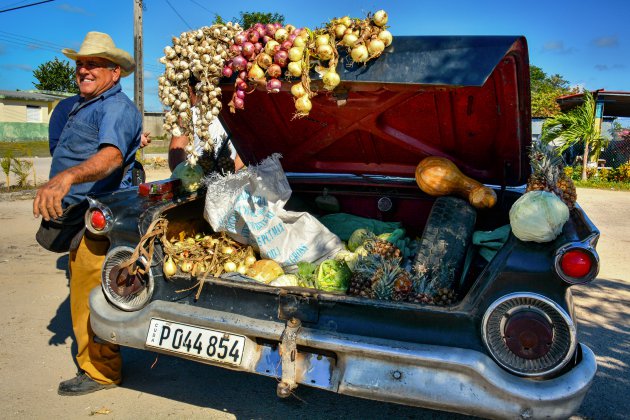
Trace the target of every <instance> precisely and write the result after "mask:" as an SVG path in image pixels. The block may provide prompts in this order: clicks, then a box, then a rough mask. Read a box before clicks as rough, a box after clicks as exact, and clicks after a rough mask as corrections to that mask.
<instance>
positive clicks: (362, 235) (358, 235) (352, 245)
mask: <svg viewBox="0 0 630 420" xmlns="http://www.w3.org/2000/svg"><path fill="white" fill-rule="evenodd" d="M371 233H372V232H371V231H370V230H369V229H364V228H361V229H357V230H355V231H354V232H352V235H350V238H349V239H348V249H349V250H350V251H353V252H354V251H355V250H356V249H357V248H358V247H360V246H361V245H363V243H364V242H365V240H366V239H367V238H368V237H369V236H370V234H371Z"/></svg>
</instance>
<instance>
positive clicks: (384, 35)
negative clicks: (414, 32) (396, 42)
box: [378, 29, 394, 47]
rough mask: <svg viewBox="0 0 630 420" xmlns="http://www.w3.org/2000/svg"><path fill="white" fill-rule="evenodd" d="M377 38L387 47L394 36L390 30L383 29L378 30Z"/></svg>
mask: <svg viewBox="0 0 630 420" xmlns="http://www.w3.org/2000/svg"><path fill="white" fill-rule="evenodd" d="M378 39H380V40H381V41H383V44H385V47H389V46H390V45H391V44H392V40H393V39H394V37H393V36H392V33H391V32H389V31H388V30H387V29H385V30H382V31H381V32H379V34H378Z"/></svg>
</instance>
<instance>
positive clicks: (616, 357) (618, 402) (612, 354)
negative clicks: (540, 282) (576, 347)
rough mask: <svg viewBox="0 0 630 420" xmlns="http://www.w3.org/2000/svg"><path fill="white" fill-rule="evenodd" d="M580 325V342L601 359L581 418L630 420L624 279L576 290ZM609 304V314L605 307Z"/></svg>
mask: <svg viewBox="0 0 630 420" xmlns="http://www.w3.org/2000/svg"><path fill="white" fill-rule="evenodd" d="M572 290H573V296H574V298H575V299H574V300H575V304H576V312H577V317H578V321H579V325H578V339H579V341H580V342H582V343H584V344H586V345H587V346H589V347H590V348H591V350H593V352H594V353H595V356H596V357H597V365H598V366H597V375H596V376H595V380H594V382H593V386H592V387H591V389H590V391H589V392H588V394H587V395H586V398H585V399H584V402H583V403H582V407H581V408H580V411H579V414H580V415H581V416H583V417H587V418H602V415H603V414H602V412H601V408H602V407H611V408H612V409H611V410H610V411H609V412H608V413H609V415H610V416H611V417H608V415H606V417H607V418H619V419H621V418H625V419H627V418H628V413H629V412H630V399H629V398H628V395H629V393H630V379H629V378H628V375H627V372H628V368H629V365H630V285H628V283H627V281H624V280H620V279H597V280H595V281H594V282H592V283H591V284H588V285H584V286H578V287H573V288H572ZM603 302H605V303H606V306H605V308H606V309H605V310H604V309H603V305H602V303H603Z"/></svg>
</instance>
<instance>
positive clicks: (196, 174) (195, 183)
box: [171, 161, 203, 192]
mask: <svg viewBox="0 0 630 420" xmlns="http://www.w3.org/2000/svg"><path fill="white" fill-rule="evenodd" d="M171 178H173V179H180V180H181V181H182V186H183V187H184V189H185V190H186V191H188V192H194V191H197V190H198V189H199V187H200V186H201V180H202V179H203V168H202V167H201V165H195V166H191V165H189V164H188V163H187V162H186V161H184V162H182V163H180V164H179V165H177V167H176V168H175V170H174V171H173V173H172V174H171Z"/></svg>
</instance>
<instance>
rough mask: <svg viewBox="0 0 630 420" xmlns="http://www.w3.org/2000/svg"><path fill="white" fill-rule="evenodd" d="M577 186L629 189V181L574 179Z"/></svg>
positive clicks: (616, 189) (601, 188)
mask: <svg viewBox="0 0 630 420" xmlns="http://www.w3.org/2000/svg"><path fill="white" fill-rule="evenodd" d="M573 183H574V184H575V186H576V187H578V188H595V189H600V190H614V191H630V182H613V181H600V180H593V179H589V180H586V181H582V180H577V181H576V180H574V181H573Z"/></svg>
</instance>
